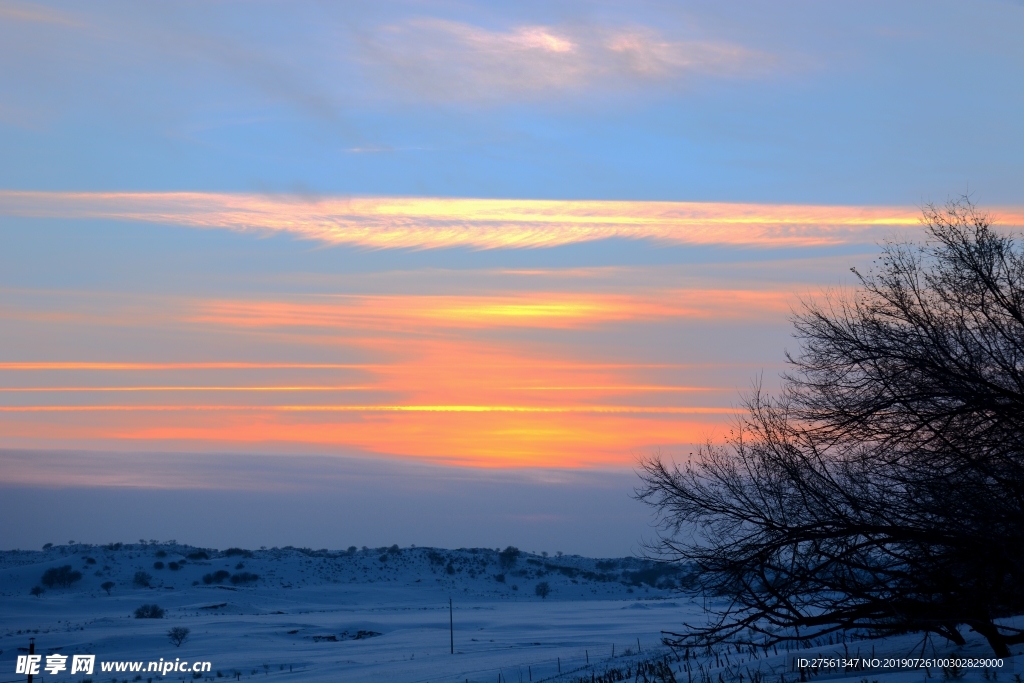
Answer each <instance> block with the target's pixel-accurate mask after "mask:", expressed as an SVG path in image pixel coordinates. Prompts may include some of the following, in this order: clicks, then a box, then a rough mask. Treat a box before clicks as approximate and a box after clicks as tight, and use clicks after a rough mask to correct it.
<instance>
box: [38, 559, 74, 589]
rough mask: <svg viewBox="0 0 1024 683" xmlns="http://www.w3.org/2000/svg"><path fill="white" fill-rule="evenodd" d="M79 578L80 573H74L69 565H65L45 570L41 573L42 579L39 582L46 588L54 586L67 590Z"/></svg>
mask: <svg viewBox="0 0 1024 683" xmlns="http://www.w3.org/2000/svg"><path fill="white" fill-rule="evenodd" d="M81 578H82V572H76V571H74V570H73V569H71V565H70V564H66V565H64V566H63V567H50V568H49V569H47V570H46V571H45V572H43V578H42V579H41V581H42V584H43V585H44V586H46V587H47V588H53V587H54V586H60V587H61V588H68V587H69V586H70V585H71V584H73V583H74V582H75V581H78V580H79V579H81Z"/></svg>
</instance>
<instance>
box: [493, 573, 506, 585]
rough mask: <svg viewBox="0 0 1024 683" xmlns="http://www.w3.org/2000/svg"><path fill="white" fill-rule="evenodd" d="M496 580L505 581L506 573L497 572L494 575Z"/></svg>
mask: <svg viewBox="0 0 1024 683" xmlns="http://www.w3.org/2000/svg"><path fill="white" fill-rule="evenodd" d="M494 580H495V581H497V582H498V583H505V575H504V574H495V575H494Z"/></svg>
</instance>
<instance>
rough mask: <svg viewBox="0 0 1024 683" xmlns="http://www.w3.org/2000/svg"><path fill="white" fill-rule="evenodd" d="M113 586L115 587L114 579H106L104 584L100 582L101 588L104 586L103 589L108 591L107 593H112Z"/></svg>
mask: <svg viewBox="0 0 1024 683" xmlns="http://www.w3.org/2000/svg"><path fill="white" fill-rule="evenodd" d="M113 587H114V582H113V581H104V582H103V583H102V584H100V588H102V589H103V590H105V591H107V595H110V589H111V588H113Z"/></svg>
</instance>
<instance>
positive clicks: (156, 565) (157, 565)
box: [153, 561, 164, 569]
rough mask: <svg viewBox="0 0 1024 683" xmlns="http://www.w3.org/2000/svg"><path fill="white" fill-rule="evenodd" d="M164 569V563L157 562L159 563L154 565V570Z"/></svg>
mask: <svg viewBox="0 0 1024 683" xmlns="http://www.w3.org/2000/svg"><path fill="white" fill-rule="evenodd" d="M163 568H164V563H163V562H159V561H157V562H154V563H153V569H163Z"/></svg>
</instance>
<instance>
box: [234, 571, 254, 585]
mask: <svg viewBox="0 0 1024 683" xmlns="http://www.w3.org/2000/svg"><path fill="white" fill-rule="evenodd" d="M259 578H260V577H258V576H256V575H255V574H252V573H250V572H239V573H237V574H235V575H233V576H232V577H231V583H233V584H235V585H236V586H237V585H238V584H241V583H252V582H253V581H258V580H259Z"/></svg>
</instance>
